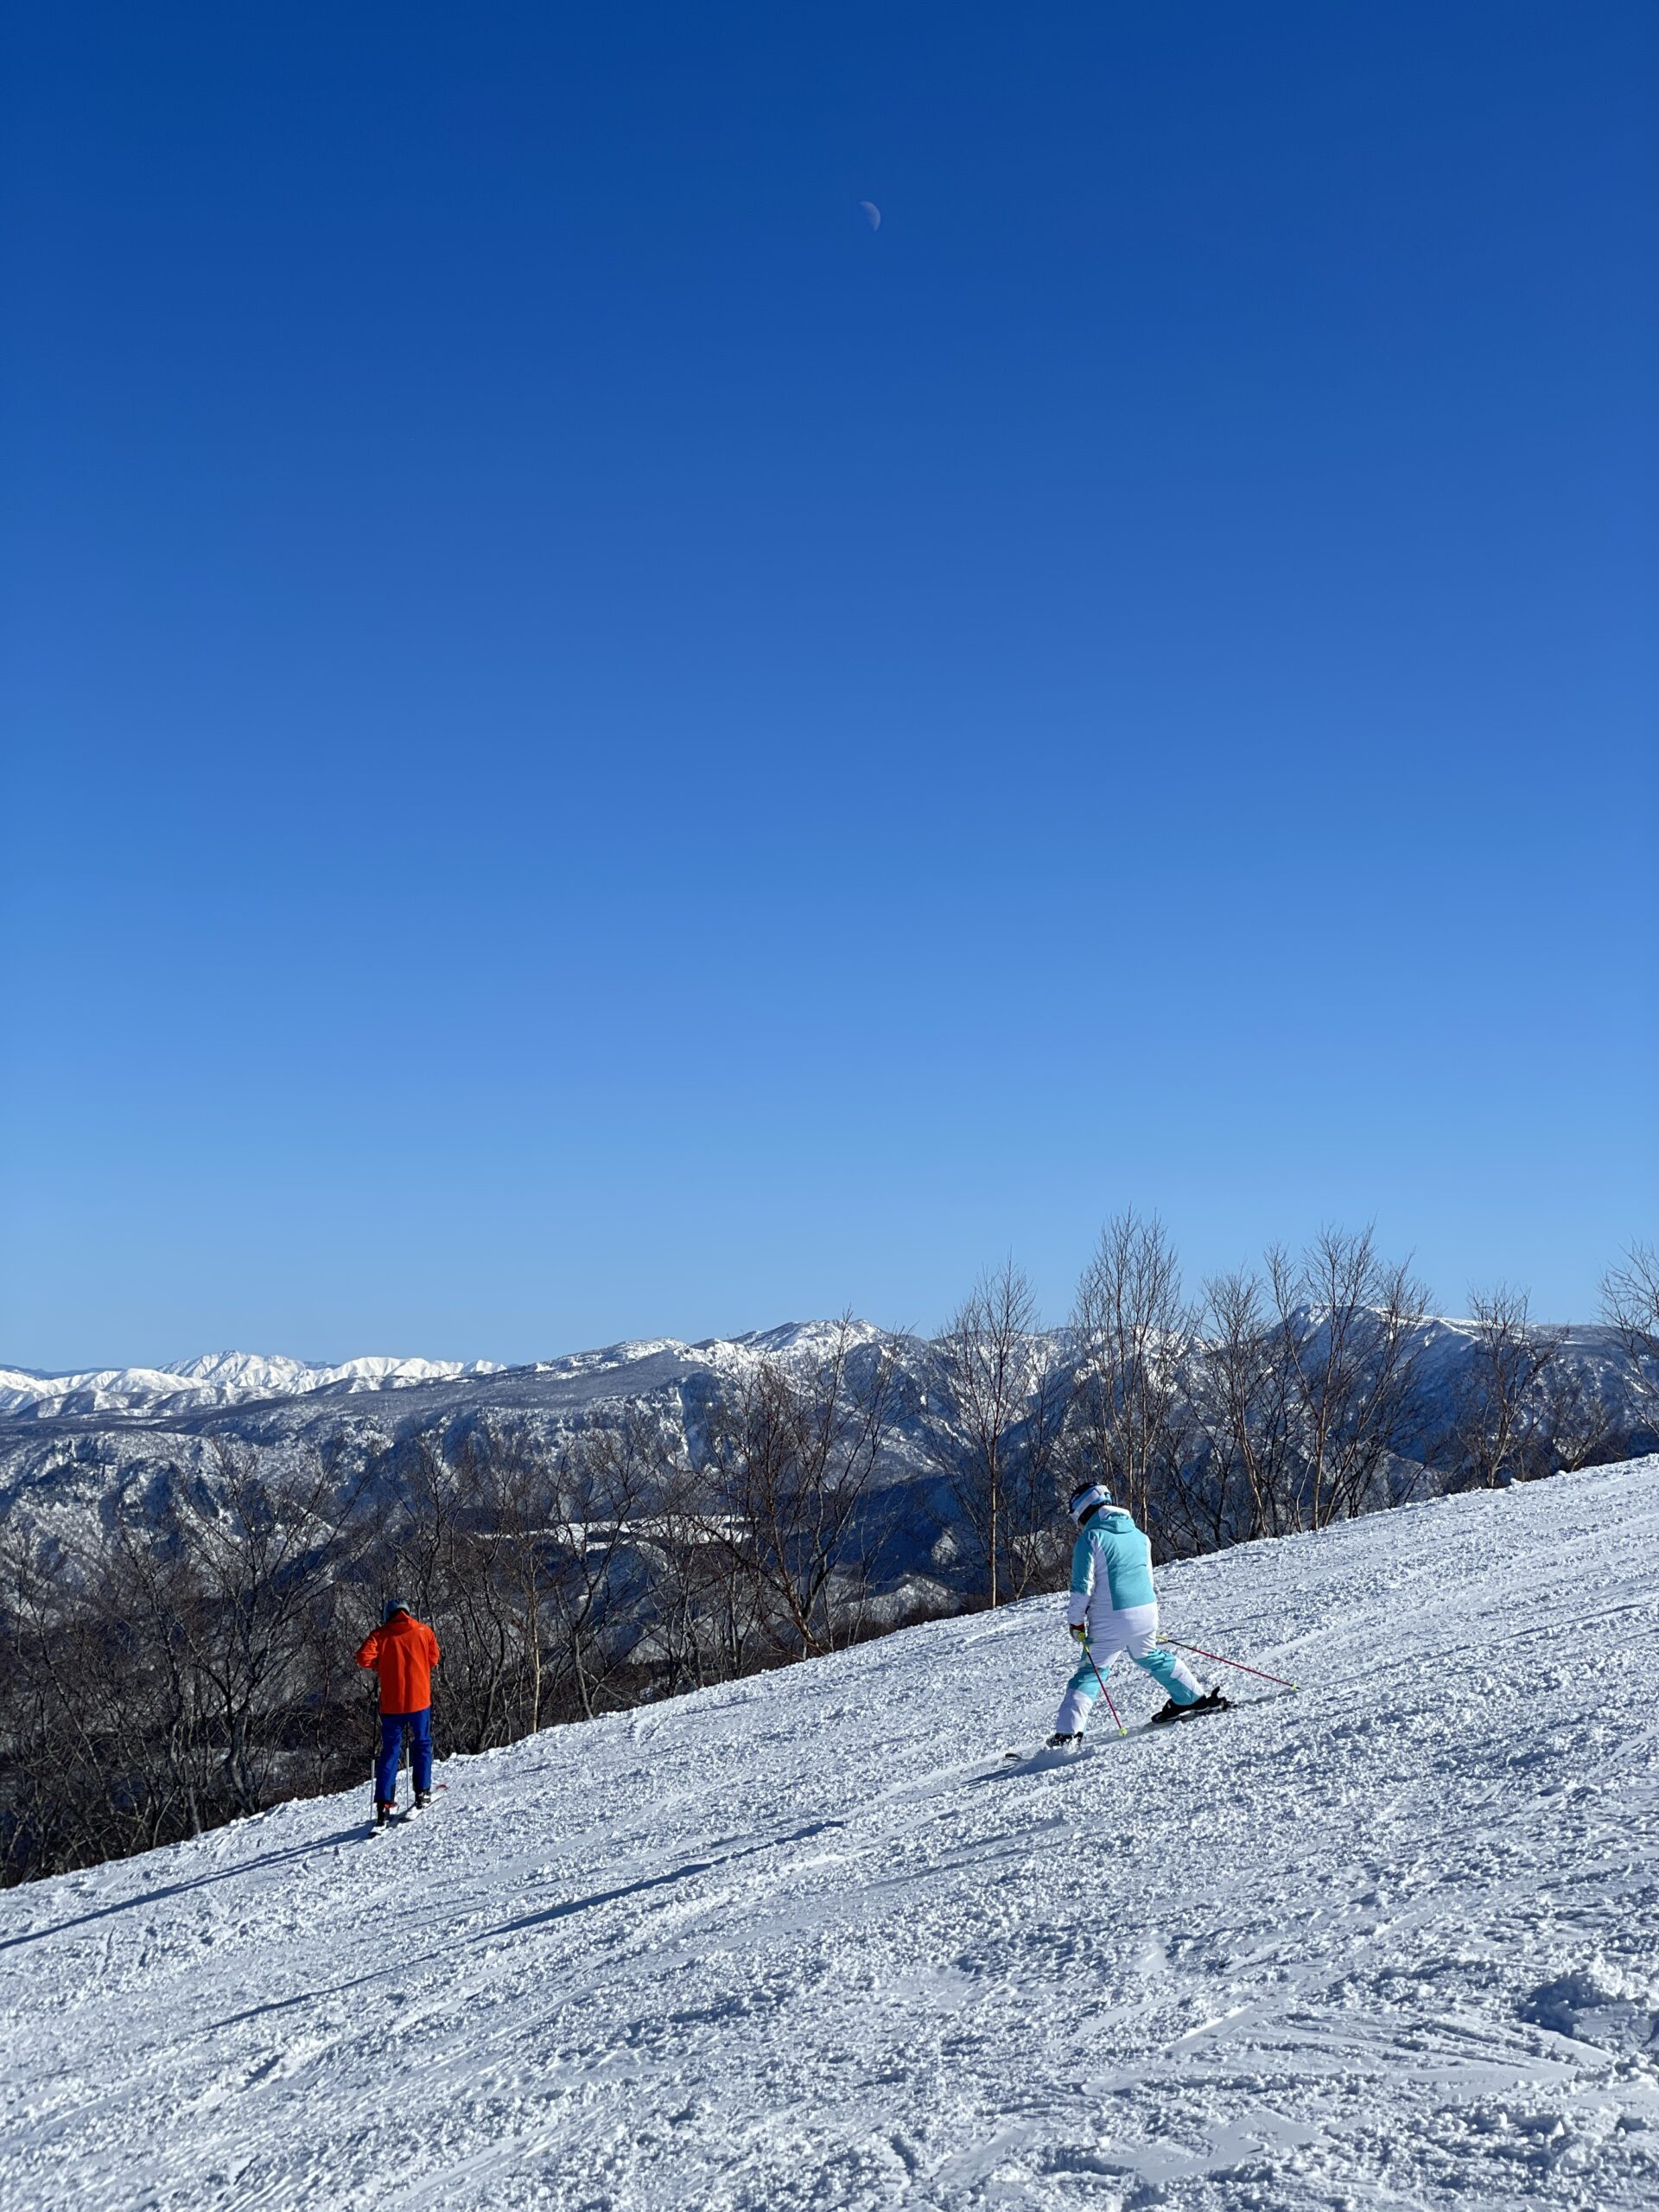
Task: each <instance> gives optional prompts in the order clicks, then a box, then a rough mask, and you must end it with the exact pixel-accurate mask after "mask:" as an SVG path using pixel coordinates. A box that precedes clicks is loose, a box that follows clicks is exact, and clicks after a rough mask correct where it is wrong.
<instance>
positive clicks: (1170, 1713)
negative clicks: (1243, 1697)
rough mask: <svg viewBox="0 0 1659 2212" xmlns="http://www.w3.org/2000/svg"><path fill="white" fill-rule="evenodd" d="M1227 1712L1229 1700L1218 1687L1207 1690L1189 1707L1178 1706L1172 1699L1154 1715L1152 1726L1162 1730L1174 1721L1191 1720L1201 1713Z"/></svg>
mask: <svg viewBox="0 0 1659 2212" xmlns="http://www.w3.org/2000/svg"><path fill="white" fill-rule="evenodd" d="M1226 1710H1227V1700H1226V1699H1225V1698H1224V1697H1223V1695H1222V1694H1221V1691H1220V1688H1219V1687H1216V1688H1210V1689H1207V1690H1206V1691H1205V1694H1204V1695H1203V1696H1202V1697H1200V1698H1195V1699H1193V1700H1192V1702H1191V1703H1190V1704H1188V1705H1177V1704H1176V1702H1175V1700H1174V1699H1173V1698H1171V1700H1169V1703H1168V1704H1167V1705H1166V1706H1165V1707H1164V1708H1163V1710H1162V1712H1160V1713H1154V1714H1153V1716H1152V1726H1154V1728H1162V1727H1164V1726H1166V1725H1167V1724H1168V1723H1169V1722H1170V1721H1172V1720H1191V1719H1195V1718H1196V1717H1197V1715H1198V1714H1199V1713H1225V1712H1226Z"/></svg>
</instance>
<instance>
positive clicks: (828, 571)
mask: <svg viewBox="0 0 1659 2212" xmlns="http://www.w3.org/2000/svg"><path fill="white" fill-rule="evenodd" d="M1656 94H1659V10H1656V9H1655V8H1654V7H1653V6H1652V5H1651V4H1650V0H1599V4H1597V5H1595V6H1593V7H1590V8H1582V9H1577V8H1568V7H1564V6H1562V5H1560V4H1559V0H1550V4H1548V5H1539V4H1529V0H1503V3H1502V4H1497V0H1485V4H1465V3H1464V0H1459V4H1457V5H1453V6H1450V7H1448V6H1446V5H1445V4H1444V0H1436V4H1433V5H1429V4H1403V5H1392V6H1389V7H1387V8H1357V7H1333V6H1332V5H1331V4H1330V3H1329V0H1305V4H1281V3H1280V0H1256V4H1253V5H1251V6H1249V7H1241V6H1239V5H1237V4H1236V0H1054V4H1049V5H1045V6H1043V7H1040V8H1029V7H1027V8H1013V7H1007V8H999V9H992V8H985V7H981V8H966V9H964V8H962V7H960V6H956V5H952V6H944V5H937V6H936V5H925V6H923V5H914V6H912V5H900V6H896V7H895V6H893V5H886V6H882V7H880V8H877V7H869V6H856V5H849V4H847V0H836V5H835V6H833V7H828V6H819V5H816V4H812V5H804V6H797V5H791V6H787V7H779V6H776V5H767V6H764V7H762V6H758V5H753V4H748V0H740V3H739V4H735V5H733V6H730V7H728V8H723V9H713V10H710V9H701V8H698V9H693V8H686V7H683V6H678V5H676V6H666V5H658V4H643V5H635V6H631V7H628V8H611V9H582V10H577V9H575V8H574V7H569V6H563V7H561V6H547V5H543V4H540V3H539V0H537V4H529V0H525V3H524V4H517V5H496V6H490V7H486V8H484V9H457V8H448V7H446V8H442V9H437V8H434V7H431V6H429V5H423V4H414V5H408V4H404V5H400V6H398V7H397V8H392V7H389V6H388V7H376V8H361V9H358V8H352V9H345V10H342V9H340V8H339V7H328V8H322V7H319V6H314V5H306V4H293V5H288V6H284V7H283V8H280V9H271V8H266V9H258V10H252V9H245V8H227V7H225V6H223V5H213V6H207V5H173V6H166V7H162V8H159V9H147V8H133V7H130V6H120V7H118V6H113V5H111V6H108V7H104V8H98V9H92V8H87V7H84V6H81V5H79V4H76V0H64V4H61V5H56V6H54V7H51V8H46V7H38V6H37V7H35V8H33V9H31V10H26V11H23V13H22V17H21V19H20V18H19V17H14V22H13V29H12V33H11V37H10V50H9V53H8V54H7V57H6V64H5V68H4V71H3V92H0V101H3V112H0V137H3V156H0V159H3V193H4V214H5V239H4V249H3V251H4V297H5V302H6V308H5V321H6V338H5V343H4V347H3V354H4V365H3V377H4V386H3V442H4V453H3V465H4V469H5V478H6V483H7V486H8V489H7V493H6V497H5V500H4V521H3V544H0V562H3V570H0V585H3V594H4V601H5V607H6V610H7V611H6V616H5V623H6V635H5V648H6V662H5V675H4V687H5V698H4V708H5V719H6V723H7V728H8V731H9V738H8V749H9V754H10V760H9V765H8V766H7V770H6V774H5V786H4V787H5V792H6V813H7V817H8V819H7V829H6V834H5V845H4V851H5V861H4V869H3V892H0V899H3V908H0V918H3V931H4V941H5V951H4V960H5V988H6V1001H5V1003H6V1014H5V1025H4V1033H5V1045H4V1068H3V1077H4V1082H3V1103H0V1160H3V1167H0V1176H3V1184H0V1201H3V1216H4V1226H3V1235H4V1239H5V1258H4V1268H3V1303H0V1361H4V1360H10V1361H15V1362H18V1363H26V1364H30V1365H36V1366H42V1367H51V1368H67V1367H73V1366H78V1365H81V1364H86V1363H94V1362H115V1361H137V1360H154V1359H162V1358H168V1357H180V1356H182V1355H184V1354H187V1353H190V1352H194V1351H200V1350H203V1349H206V1348H209V1347H218V1346H222V1345H237V1346H242V1347H254V1348H260V1349H270V1350H281V1351H293V1352H297V1353H301V1354H304V1355H309V1356H313V1357H317V1356H340V1355H345V1354H349V1353H354V1352H358V1351H418V1352H425V1353H429V1354H433V1355H450V1356H462V1355H488V1356H493V1357H498V1358H512V1359H516V1358H524V1357H534V1356H536V1355H537V1354H546V1353H550V1352H553V1351H559V1350H563V1349H568V1348H570V1347H572V1346H575V1345H580V1344H593V1343H598V1342H603V1341H606V1340H608V1339H611V1338H615V1337H618V1336H621V1335H625V1334H626V1335H643V1334H647V1333H654V1332H673V1333H676V1334H680V1335H685V1336H700V1335H704V1334H709V1333H714V1332H722V1333H723V1332H729V1331H734V1330H738V1329H742V1328H747V1327H753V1326H758V1325H767V1324H770V1323H772V1322H775V1321H778V1320H781V1319H788V1318H798V1317H799V1316H802V1315H804V1314H808V1313H823V1312H829V1311H834V1310H836V1309H838V1308H840V1307H842V1306H853V1307H855V1309H857V1310H858V1311H859V1312H861V1313H865V1314H867V1315H868V1316H869V1317H870V1318H872V1319H876V1320H880V1321H886V1322H891V1323H912V1324H918V1325H932V1324H936V1323H937V1322H938V1320H939V1319H942V1318H943V1316H944V1313H946V1312H947V1310H948V1309H949V1307H950V1304H951V1303H952V1301H953V1300H954V1299H955V1297H956V1296H957V1294H958V1293H959V1292H960V1291H961V1290H962V1288H963V1287H965V1285H966V1283H967V1282H968V1281H969V1279H970V1278H971V1277H972V1275H973V1274H975V1272H976V1270H977V1269H978V1268H980V1267H982V1265H984V1264H985V1263H987V1262H995V1261H996V1260H999V1259H1000V1258H1001V1256H1002V1255H1004V1254H1006V1253H1008V1252H1010V1251H1011V1252H1012V1253H1013V1254H1014V1256H1015V1257H1016V1258H1018V1259H1020V1261H1022V1262H1023V1263H1024V1264H1025V1265H1026V1266H1027V1268H1028V1269H1029V1270H1030V1272H1031V1274H1033V1278H1034V1280H1035V1281H1036V1283H1037V1285H1038V1287H1039V1291H1040V1294H1041V1296H1042V1299H1043V1301H1044V1303H1045V1306H1046V1308H1047V1310H1048V1312H1049V1313H1050V1314H1051V1315H1052V1316H1053V1317H1055V1318H1058V1316H1060V1315H1061V1314H1063V1313H1064V1312H1065V1307H1066V1306H1067V1303H1068V1301H1069V1297H1070V1292H1071V1283H1072V1281H1073V1280H1074V1278H1075V1275H1076V1272H1077V1268H1078V1266H1079V1264H1080V1263H1081V1262H1082V1261H1083V1259H1084V1256H1085V1255H1086V1252H1087V1250H1088V1248H1089V1246H1090V1243H1091V1242H1092V1239H1093V1236H1094V1235H1095V1233H1096V1229H1097V1227H1098V1225H1099V1223H1100V1221H1101V1220H1102V1218H1103V1217H1104V1216H1105V1215H1107V1214H1108V1213H1109V1212H1111V1211H1114V1210H1116V1208H1118V1207H1120V1206H1122V1205H1126V1204H1135V1205H1139V1206H1141V1207H1145V1208H1156V1209H1158V1210H1160V1211H1161V1212H1162V1214H1163V1216H1164V1217H1165V1219H1166V1222H1167V1223H1168V1224H1169V1225H1170V1226H1171V1228H1172V1229H1173V1231H1174V1233H1175V1235H1176V1237H1177V1239H1178V1241H1179V1244H1180V1246H1181V1248H1182V1250H1183V1253H1184V1255H1185V1259H1186V1262H1187V1263H1188V1268H1189V1271H1190V1272H1191V1273H1192V1274H1193V1275H1197V1274H1201V1273H1203V1272H1205V1271H1206V1270H1211V1269H1214V1268H1219V1267H1223V1266H1226V1265H1230V1264H1232V1263H1234V1262H1236V1261H1239V1260H1241V1259H1243V1258H1245V1257H1246V1256H1248V1255H1250V1254H1252V1253H1253V1252H1255V1251H1256V1250H1257V1249H1259V1248H1260V1246H1261V1245H1262V1243H1263V1242H1264V1241H1266V1240H1267V1239H1268V1238H1269V1237H1274V1236H1277V1237H1281V1238H1284V1239H1287V1240H1289V1241H1291V1242H1296V1241H1299V1240H1300V1239H1301V1238H1302V1237H1304V1236H1306V1235H1307V1234H1309V1233H1310V1232H1311V1231H1313V1230H1314V1229H1316V1228H1317V1227H1318V1226H1319V1224H1321V1223H1322V1222H1338V1223H1344V1224H1357V1223H1361V1222H1363V1221H1365V1220H1367V1219H1373V1218H1374V1219H1375V1221H1376V1226H1377V1232H1378V1236H1379V1238H1380V1240H1381V1242H1382V1243H1383V1246H1384V1248H1385V1249H1387V1250H1389V1251H1390V1252H1396V1253H1399V1252H1404V1251H1406V1250H1408V1249H1410V1250H1414V1252H1415V1253H1416V1255H1417V1259H1418V1264H1419V1266H1420V1268H1421V1271H1422V1272H1423V1274H1425V1275H1426V1276H1427V1279H1428V1280H1429V1281H1430V1282H1431V1283H1432V1285H1433V1287H1434V1289H1435V1291H1436V1293H1437V1294H1438V1296H1439V1298H1440V1302H1441V1304H1442V1306H1445V1307H1448V1308H1455V1307H1458V1306H1461V1304H1462V1301H1463V1299H1464V1295H1465V1290H1466V1288H1467V1287H1468V1285H1469V1284H1470V1283H1471V1281H1474V1282H1479V1283H1484V1282H1490V1281H1493V1280H1495V1279H1497V1278H1499V1277H1507V1278H1509V1279H1510V1280H1512V1281H1521V1282H1525V1283H1529V1284H1530V1285H1531V1286H1532V1287H1533V1289H1534V1293H1535V1300H1536V1302H1537V1303H1538V1304H1539V1305H1540V1306H1542V1307H1543V1308H1544V1309H1546V1310H1547V1311H1548V1312H1550V1313H1561V1314H1566V1313H1575V1314H1583V1313H1586V1312H1587V1311H1588V1310H1589V1309H1590V1308H1591V1307H1592V1305H1593V1301H1594V1290H1595V1283H1596V1280H1597V1277H1598V1275H1599V1272H1600V1270H1601V1268H1602V1267H1603V1266H1604V1265H1605V1263H1606V1262H1607V1261H1608V1260H1609V1259H1611V1258H1612V1257H1613V1256H1614V1255H1616V1253H1617V1251H1618V1247H1619V1246H1620V1244H1621V1243H1624V1242H1626V1241H1628V1240H1629V1239H1630V1238H1631V1237H1632V1236H1643V1235H1646V1236H1652V1235H1654V1234H1655V1233H1656V1229H1659V1203H1656V1166H1655V1163H1656V1154H1659V1144H1656V1116H1655V1109H1654V1100H1655V1091H1656V1076H1659V1067H1656V1043H1655V1032H1656V1022H1655V982H1654V977H1655V967H1656V963H1655V957H1654V956H1655V947H1656V942H1659V939H1656V922H1659V914H1656V904H1659V901H1656V890H1655V885H1656V878H1659V869H1656V861H1655V848H1654V835H1655V819H1656V816H1655V802H1656V797H1659V788H1656V771H1655V759H1656V730H1655V712H1654V709H1655V701H1656V696H1659V683H1656V674H1659V671H1656V653H1655V649H1654V641H1653V636H1654V633H1653V615H1654V610H1655V604H1656V582H1659V559H1656V534H1659V533H1656V525H1655V518H1656V515H1659V465H1656V460H1659V451H1656V449H1659V439H1656V409H1655V391H1656V382H1659V342H1656V339H1659V310H1656V286H1655V277H1654V271H1655V267H1656V249H1659V170H1656V162H1655V158H1654V146H1653V131H1652V121H1653V115H1654V112H1655V105H1656ZM861 200H872V201H874V202H876V203H877V204H878V205H879V206H880V209H881V211H882V221H881V225H880V229H879V231H876V230H872V229H871V227H870V226H869V225H868V222H867V220H866V219H865V218H864V217H863V216H862V215H861V213H860V210H859V202H860V201H861Z"/></svg>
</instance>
